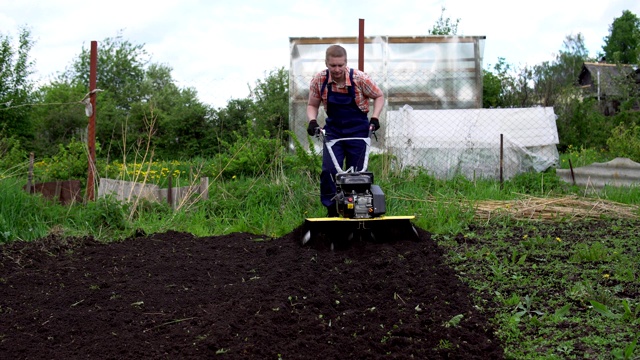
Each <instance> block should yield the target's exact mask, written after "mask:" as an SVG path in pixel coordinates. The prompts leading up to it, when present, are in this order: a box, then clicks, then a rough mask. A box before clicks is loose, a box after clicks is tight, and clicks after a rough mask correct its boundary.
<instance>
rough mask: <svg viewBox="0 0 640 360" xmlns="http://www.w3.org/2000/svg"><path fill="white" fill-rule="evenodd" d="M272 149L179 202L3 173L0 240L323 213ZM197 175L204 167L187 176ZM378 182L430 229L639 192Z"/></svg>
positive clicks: (221, 225) (305, 171) (297, 219)
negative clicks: (97, 193) (257, 163)
mask: <svg viewBox="0 0 640 360" xmlns="http://www.w3.org/2000/svg"><path fill="white" fill-rule="evenodd" d="M278 156H279V157H278V158H277V159H276V160H275V161H274V164H271V165H268V164H261V166H262V168H261V169H259V171H257V172H256V175H242V174H241V172H240V174H239V175H231V173H229V174H226V175H223V176H215V177H212V178H213V180H210V184H209V189H208V195H209V198H208V199H207V200H200V201H198V202H195V203H193V204H187V205H185V206H182V207H180V208H179V209H177V210H173V209H171V208H170V207H169V206H168V205H167V204H162V203H149V202H146V201H137V202H133V203H128V202H118V201H116V200H114V199H111V198H108V197H107V198H99V199H97V200H96V201H94V202H89V203H87V204H75V205H73V206H70V207H67V206H62V205H59V204H55V203H52V202H50V201H47V200H45V199H42V198H41V197H39V196H34V195H29V194H27V193H25V192H24V191H23V190H22V189H21V186H22V185H24V184H25V183H26V180H25V179H22V178H19V177H10V178H6V179H4V180H2V182H1V184H0V200H2V207H1V208H0V230H1V233H2V235H1V236H2V241H10V240H15V239H23V240H32V239H36V238H39V237H43V236H46V235H47V234H48V233H50V232H60V231H62V232H63V233H64V234H67V235H74V236H81V235H89V236H94V237H96V238H98V239H102V240H111V239H116V240H117V239H123V238H127V237H130V236H133V235H134V234H136V233H137V232H140V231H144V232H145V233H154V232H162V231H167V230H177V231H185V232H190V233H193V234H195V235H198V236H208V235H221V234H227V233H231V232H250V233H254V234H262V235H265V236H269V237H277V236H281V235H284V234H286V233H288V232H290V231H291V230H293V229H295V228H296V227H298V226H299V225H301V224H302V223H303V222H304V219H305V218H307V217H322V216H324V208H323V207H322V206H321V204H320V201H319V183H318V174H317V172H314V171H312V170H310V169H309V168H308V165H296V164H297V161H298V159H296V158H295V155H291V154H289V155H286V154H279V155H278ZM198 161H199V162H200V163H202V161H203V160H202V159H200V160H198ZM376 162H377V160H376V157H375V156H374V158H373V159H372V164H373V165H372V171H374V173H376V171H378V170H377V168H376V167H377V166H378V165H376ZM157 166H163V165H162V164H159V165H157ZM167 166H168V165H167ZM181 166H186V165H185V164H183V165H181ZM199 166H200V168H207V167H208V165H206V164H204V165H203V164H200V165H199ZM198 175H202V174H200V173H198V174H195V175H194V176H192V177H196V176H198ZM210 179H211V178H210ZM160 181H162V179H160ZM376 183H378V184H379V185H380V186H381V188H382V189H383V191H384V192H385V197H386V201H387V214H388V215H415V216H416V220H415V224H416V225H417V226H419V227H421V228H423V229H425V230H427V231H429V232H432V233H435V234H455V233H460V232H462V231H464V230H465V229H466V228H467V227H468V225H469V224H470V223H472V222H473V221H474V216H475V210H474V209H475V205H476V204H477V203H478V202H481V201H486V200H512V199H518V198H522V197H523V196H540V197H545V196H562V195H566V194H577V195H580V196H591V197H593V198H595V199H605V200H613V201H616V202H620V203H625V204H638V202H639V200H640V191H639V190H637V189H615V188H605V189H604V190H603V191H601V192H598V193H591V194H586V193H584V192H583V189H579V188H576V187H571V186H569V185H568V184H564V183H561V182H560V180H558V179H557V177H556V176H555V174H554V172H553V171H550V172H547V173H531V174H522V175H519V176H517V177H514V178H513V179H510V180H508V181H506V182H504V184H502V185H501V184H499V183H498V182H497V181H491V180H475V181H471V180H467V179H465V178H462V177H460V178H454V179H451V180H439V179H435V178H433V177H432V176H430V175H428V174H426V173H424V172H421V171H414V170H404V171H402V172H387V173H386V174H383V175H382V176H377V177H376Z"/></svg>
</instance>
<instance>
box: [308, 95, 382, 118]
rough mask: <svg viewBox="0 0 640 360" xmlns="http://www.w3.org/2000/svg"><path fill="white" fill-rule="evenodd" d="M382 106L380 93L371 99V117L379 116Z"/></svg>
mask: <svg viewBox="0 0 640 360" xmlns="http://www.w3.org/2000/svg"><path fill="white" fill-rule="evenodd" d="M383 107H384V95H380V96H378V97H377V98H375V99H373V113H371V117H374V118H379V117H380V113H381V112H382V108H383ZM308 112H309V110H308V108H307V113H308Z"/></svg>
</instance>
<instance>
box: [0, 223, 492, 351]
mask: <svg viewBox="0 0 640 360" xmlns="http://www.w3.org/2000/svg"><path fill="white" fill-rule="evenodd" d="M417 231H418V234H417V235H418V236H417V237H416V236H415V234H414V235H413V236H410V235H406V234H405V235H402V236H397V235H396V236H392V235H390V236H389V237H388V238H384V239H378V241H377V242H371V241H363V240H361V239H358V240H352V242H351V243H348V245H347V246H336V247H335V249H334V250H331V249H330V247H329V246H328V244H329V243H330V242H336V244H337V245H339V244H344V243H342V242H337V240H336V241H334V239H331V238H328V237H327V236H325V237H321V238H318V239H314V240H313V241H312V242H311V244H307V245H306V246H301V244H300V239H301V238H302V235H303V233H304V228H303V227H302V226H301V227H299V228H298V229H296V230H295V231H293V232H292V233H290V234H288V235H286V236H284V237H281V238H276V239H269V238H266V237H261V236H258V235H253V234H247V233H234V234H230V235H225V236H216V237H202V238H198V237H194V236H192V235H190V234H186V233H178V232H166V233H161V234H153V235H150V236H145V237H138V238H132V239H127V240H125V241H120V242H112V243H108V244H104V243H99V242H97V241H94V240H93V239H91V238H82V239H78V238H75V239H70V238H59V237H55V236H50V237H48V238H45V239H41V240H39V241H35V242H29V243H25V242H15V243H11V244H6V245H4V246H2V247H0V251H1V259H0V358H2V359H79V358H83V359H164V358H170V359H176V358H181V359H196V358H197V359H204V358H214V357H215V358H218V356H219V358H221V359H274V360H276V359H285V360H286V359H383V358H384V359H501V358H504V355H503V350H502V348H501V346H500V344H499V342H498V340H497V339H496V338H495V337H494V335H493V331H492V329H491V327H490V325H489V323H488V318H487V315H486V314H483V313H480V312H478V311H477V310H476V309H475V308H474V307H473V304H472V300H471V296H472V290H471V289H470V288H469V287H467V286H466V285H464V284H463V283H462V282H461V281H460V280H459V279H458V277H457V275H456V273H455V272H454V271H453V270H452V269H451V268H449V267H448V266H446V265H445V264H444V263H443V256H442V251H441V249H439V248H438V246H437V245H436V244H435V243H434V242H433V241H432V240H431V238H430V234H429V233H427V232H425V231H423V230H421V229H417ZM343 240H344V239H342V238H341V239H340V241H343ZM380 240H381V241H380ZM216 355H217V356H216Z"/></svg>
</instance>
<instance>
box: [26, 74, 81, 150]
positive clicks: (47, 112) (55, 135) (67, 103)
mask: <svg viewBox="0 0 640 360" xmlns="http://www.w3.org/2000/svg"><path fill="white" fill-rule="evenodd" d="M86 93H87V89H86V87H85V85H84V84H79V83H69V82H65V81H59V80H54V81H52V82H51V83H49V84H45V85H42V86H41V87H40V88H39V89H38V90H37V91H36V97H37V102H38V103H39V104H41V105H43V106H38V107H36V108H34V109H33V113H32V115H33V116H32V118H33V121H34V132H35V141H34V144H33V150H34V151H35V152H36V153H37V154H38V156H52V155H54V154H55V153H56V152H57V150H58V145H59V144H68V143H69V142H71V141H72V140H78V139H80V138H81V135H82V134H84V132H85V130H86V128H87V123H88V118H87V116H86V113H85V107H84V105H83V104H81V103H79V101H80V100H81V99H82V98H83V97H84V95H85V94H86ZM45 105H46V106H45Z"/></svg>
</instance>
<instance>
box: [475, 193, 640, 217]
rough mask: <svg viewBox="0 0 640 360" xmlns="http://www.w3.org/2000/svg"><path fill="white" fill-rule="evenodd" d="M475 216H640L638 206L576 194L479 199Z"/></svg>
mask: <svg viewBox="0 0 640 360" xmlns="http://www.w3.org/2000/svg"><path fill="white" fill-rule="evenodd" d="M474 207H475V211H476V215H475V216H476V217H477V218H480V219H485V220H489V219H492V218H496V217H504V216H506V217H510V218H513V219H517V220H543V221H544V220H547V221H551V220H572V219H587V218H602V217H607V218H625V219H637V218H639V214H640V212H639V208H638V206H632V205H626V204H621V203H617V202H613V201H607V200H602V199H587V198H579V197H577V196H567V197H561V198H535V197H526V198H523V199H518V200H509V201H482V202H478V203H476V204H475V206H474Z"/></svg>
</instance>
